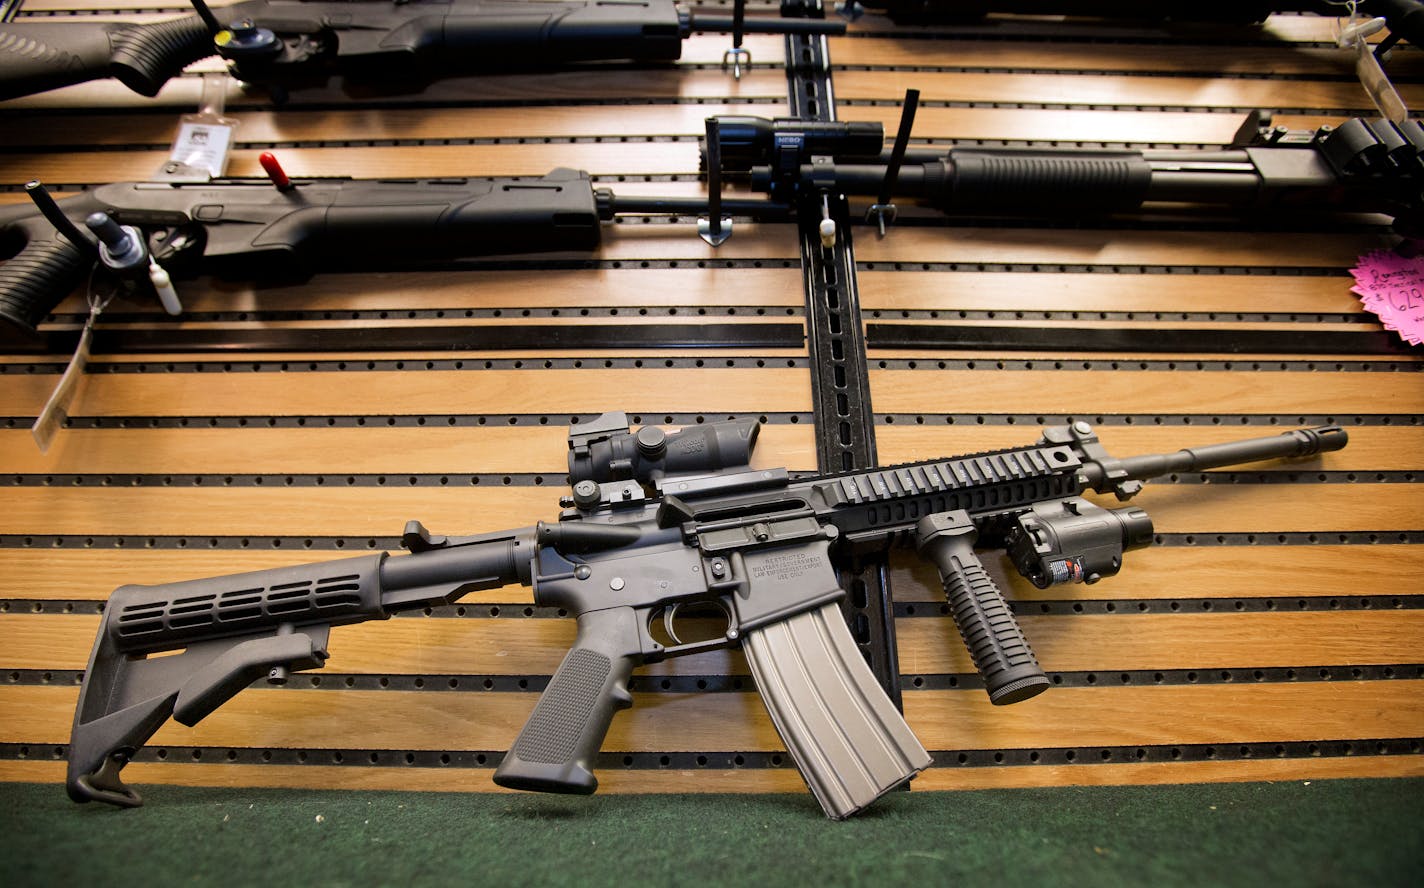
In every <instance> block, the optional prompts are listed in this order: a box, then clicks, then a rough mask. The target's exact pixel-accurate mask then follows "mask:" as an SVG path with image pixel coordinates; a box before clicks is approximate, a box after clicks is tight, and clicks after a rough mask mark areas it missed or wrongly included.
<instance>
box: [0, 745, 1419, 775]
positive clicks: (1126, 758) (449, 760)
mask: <svg viewBox="0 0 1424 888" xmlns="http://www.w3.org/2000/svg"><path fill="white" fill-rule="evenodd" d="M1421 751H1424V738H1419V737H1386V738H1379V739H1351V740H1331V739H1320V740H1310V741H1302V740H1294V741H1283V742H1276V743H1273V742H1265V743H1217V744H1161V745H1154V746H1087V747H1083V746H1079V747H1061V746H1060V747H1039V748H1036V749H998V750H996V749H958V750H954V749H951V750H930V752H931V754H932V755H933V756H934V766H935V767H944V768H948V767H971V768H980V767H993V766H999V765H1004V766H1024V765H1065V764H1075V765H1084V766H1087V765H1093V764H1118V765H1121V764H1137V763H1155V762H1201V761H1244V760H1249V759H1304V758H1312V759H1314V758H1337V757H1345V756H1349V757H1362V756H1399V755H1418V754H1420V752H1421ZM68 752H69V750H68V747H67V746H65V745H61V744H38V743H35V744H30V743H0V760H3V761H64V760H65V758H66V757H67V755H68ZM503 759H504V751H503V750H493V749H491V750H461V749H452V750H448V751H441V750H404V749H287V748H265V749H264V748H237V747H222V746H218V747H214V746H157V747H145V748H144V749H141V750H139V751H138V753H137V754H136V755H135V756H134V757H133V761H136V762H170V763H174V764H178V763H185V764H193V765H221V764H236V765H346V766H350V767H411V768H493V767H495V766H496V765H498V764H499V763H500V762H501V761H503ZM595 767H597V768H599V769H604V770H616V769H619V768H623V769H627V770H631V771H658V770H678V771H688V770H764V769H768V768H788V767H792V764H791V760H790V756H788V755H787V754H786V753H784V752H728V751H704V752H696V751H694V752H628V753H619V752H605V753H601V754H600V755H599V756H598V758H597V760H596V765H595Z"/></svg>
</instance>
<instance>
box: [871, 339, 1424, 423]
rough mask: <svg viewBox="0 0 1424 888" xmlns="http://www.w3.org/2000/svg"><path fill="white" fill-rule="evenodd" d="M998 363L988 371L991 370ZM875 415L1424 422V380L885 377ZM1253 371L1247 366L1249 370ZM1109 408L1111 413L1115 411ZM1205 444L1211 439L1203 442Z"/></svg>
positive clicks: (1152, 373) (1075, 373)
mask: <svg viewBox="0 0 1424 888" xmlns="http://www.w3.org/2000/svg"><path fill="white" fill-rule="evenodd" d="M991 361H992V358H989V359H987V360H986V361H985V365H986V367H985V369H988V368H989V366H991ZM871 366H872V369H871V371H870V380H871V386H872V396H873V401H874V404H875V409H876V410H879V411H884V412H886V413H910V414H914V413H916V412H919V411H924V412H927V413H1030V414H1031V413H1039V412H1043V413H1052V414H1060V415H1061V414H1065V413H1073V414H1080V413H1081V414H1085V415H1086V416H1087V417H1089V418H1091V417H1092V415H1093V414H1095V413H1098V412H1112V413H1203V414H1208V415H1212V414H1216V413H1220V412H1223V411H1229V412H1231V413H1268V414H1270V413H1285V414H1290V413H1303V414H1315V415H1318V414H1326V415H1330V414H1343V415H1345V416H1349V415H1351V414H1353V413H1354V412H1356V411H1358V410H1360V408H1361V406H1362V405H1366V404H1371V403H1376V402H1375V399H1376V398H1378V397H1380V396H1382V395H1383V396H1385V397H1387V398H1388V399H1389V400H1388V402H1389V410H1390V412H1394V413H1402V414H1410V413H1420V412H1424V380H1421V379H1420V378H1419V376H1418V374H1415V373H1382V374H1372V373H1339V372H1317V373H1310V372H1305V371H1272V370H1253V371H1251V372H1249V373H1232V372H1209V371H1208V372H1196V371H1187V372H1183V371H1173V370H1160V371H1156V370H1139V371H1127V372H1116V373H1110V372H1103V371H1098V370H1053V371H1047V370H999V371H996V372H992V373H986V372H983V371H979V370H923V369H918V370H888V369H886V370H878V369H874V365H873V364H872V365H871ZM1249 367H1250V363H1249V361H1248V362H1243V363H1242V369H1246V368H1249ZM1105 408H1106V409H1105ZM1203 437H1205V436H1203Z"/></svg>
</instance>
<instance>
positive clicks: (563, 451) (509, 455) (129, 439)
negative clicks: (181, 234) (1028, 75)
mask: <svg viewBox="0 0 1424 888" xmlns="http://www.w3.org/2000/svg"><path fill="white" fill-rule="evenodd" d="M652 418H653V417H649V419H652ZM555 420H557V418H555ZM313 425H314V426H319V425H320V423H318V422H313ZM1188 431H1190V434H1188V433H1187V432H1188ZM1349 431H1350V438H1351V440H1350V444H1349V446H1347V447H1346V448H1345V449H1344V450H1340V451H1335V452H1333V453H1326V454H1321V455H1320V456H1318V457H1312V458H1309V459H1301V460H1274V461H1270V462H1262V463H1248V464H1246V465H1245V466H1243V468H1244V469H1246V470H1249V471H1253V472H1256V471H1272V472H1274V471H1281V472H1304V473H1307V474H1308V473H1312V472H1316V471H1357V472H1375V471H1408V470H1412V469H1420V468H1424V466H1421V462H1424V428H1384V427H1379V426H1372V427H1357V428H1352V429H1350V430H1349ZM567 433H568V430H567V428H566V427H565V426H562V425H559V424H557V423H556V421H554V422H551V423H550V424H549V425H547V426H537V427H528V426H504V427H500V426H483V427H478V428H469V427H464V426H461V427H449V426H445V425H441V424H436V423H432V425H429V426H425V427H418V428H407V427H397V428H389V427H384V426H376V427H367V428H322V427H314V428H279V429H271V428H251V429H242V430H236V429H214V428H202V427H198V428H186V429H184V428H146V429H84V428H72V429H66V430H65V431H64V432H63V433H62V434H61V435H59V436H58V437H57V438H56V440H55V443H54V444H53V445H52V446H51V448H50V450H49V451H48V452H47V453H40V452H39V450H38V449H37V448H36V447H34V444H33V441H32V439H31V438H30V435H29V433H28V431H21V430H19V429H15V430H0V472H10V473H24V474H41V473H51V472H52V473H56V474H60V473H63V474H70V473H76V474H88V475H102V474H105V473H115V474H120V473H124V474H127V473H142V474H159V475H162V474H173V475H182V474H209V475H213V474H216V475H222V474H284V473H295V474H342V473H347V474H350V473H355V474H379V473H382V472H386V473H392V474H408V473H411V472H415V473H421V474H426V473H438V472H450V473H460V474H465V473H488V472H546V473H550V474H551V475H554V476H556V477H553V478H550V479H549V481H550V482H551V483H556V484H557V483H559V482H560V480H561V479H562V477H563V475H564V473H565V472H566V471H567V465H568V464H567V460H566V456H567V447H566V438H567ZM1100 434H1101V435H1102V437H1103V438H1105V441H1104V443H1105V445H1106V446H1107V447H1109V449H1110V451H1111V452H1113V453H1117V454H1123V455H1126V454H1138V453H1162V452H1171V451H1175V450H1177V449H1178V448H1180V447H1186V446H1199V445H1200V444H1203V443H1217V442H1225V441H1234V440H1239V439H1243V438H1254V437H1256V436H1260V435H1270V434H1271V431H1270V430H1269V429H1268V428H1262V427H1259V426H1253V427H1249V428H1242V427H1240V426H1236V427H1229V428H1222V429H1221V430H1220V432H1219V433H1218V434H1212V433H1211V432H1210V431H1208V430H1204V429H1198V428H1193V429H1191V430H1186V429H1182V428H1180V427H1178V428H1161V427H1153V428H1143V427H1131V428H1126V427H1114V428H1108V429H1103V430H1101V431H1100ZM813 436H814V429H813V428H812V427H811V426H810V425H809V424H795V425H792V424H780V423H774V424H763V425H762V426H761V431H760V432H759V433H758V439H757V441H758V443H757V449H756V450H755V451H754V453H753V456H752V464H753V465H754V466H757V467H760V468H776V467H787V468H792V469H796V470H805V471H809V470H812V469H814V468H815V454H814V442H813ZM1037 439H1038V434H1037V430H1036V429H1028V428H1024V427H1022V426H979V425H972V426H966V425H963V424H956V425H954V426H945V425H942V424H941V425H938V426H927V425H922V426H909V425H903V424H897V425H881V426H879V427H878V428H877V444H878V453H879V456H880V459H881V462H882V464H885V465H892V464H895V463H902V462H915V461H919V460H924V459H935V458H941V457H945V456H951V455H959V454H966V453H975V452H979V451H983V450H990V449H997V448H1008V447H1021V446H1025V445H1028V444H1032V443H1033V442H1035V441H1036V440H1037ZM1366 477H1367V476H1366Z"/></svg>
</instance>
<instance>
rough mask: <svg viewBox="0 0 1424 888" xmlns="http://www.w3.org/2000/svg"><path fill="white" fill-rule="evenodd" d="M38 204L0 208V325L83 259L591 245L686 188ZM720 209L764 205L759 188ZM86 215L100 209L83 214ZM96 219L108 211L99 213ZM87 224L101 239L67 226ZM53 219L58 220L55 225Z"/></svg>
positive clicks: (353, 263)
mask: <svg viewBox="0 0 1424 888" xmlns="http://www.w3.org/2000/svg"><path fill="white" fill-rule="evenodd" d="M32 194H33V195H34V196H35V197H36V198H37V201H36V203H37V204H39V206H24V205H16V206H11V207H0V257H12V258H9V259H8V261H5V262H3V263H0V328H3V327H5V326H7V325H8V326H9V327H12V328H15V329H16V330H18V331H20V332H21V333H22V334H23V335H26V336H33V335H34V333H35V325H37V324H38V323H39V322H40V321H41V320H43V318H44V317H45V315H46V314H48V313H49V312H50V310H51V309H53V308H54V306H55V305H57V304H58V303H59V302H60V300H62V299H63V298H64V297H65V296H67V295H68V294H69V293H70V292H71V291H73V290H74V288H75V287H77V286H78V285H79V284H80V283H81V282H82V281H83V280H84V277H85V275H86V274H87V273H88V272H89V270H90V269H91V268H93V267H95V265H96V263H97V264H101V265H102V266H103V268H104V269H105V270H106V272H107V273H109V274H110V275H111V276H113V277H115V278H117V279H119V280H120V281H123V282H128V283H130V284H131V285H133V286H137V287H139V288H147V287H148V283H147V281H148V275H149V271H150V262H149V260H150V257H151V259H152V260H153V261H156V262H157V263H158V264H159V265H161V266H162V267H163V269H164V270H166V271H167V272H169V273H171V274H172V275H173V276H174V277H184V276H191V275H194V274H199V273H206V274H216V275H219V276H226V277H231V278H237V279H245V280H251V279H254V278H265V279H273V278H278V277H282V276H291V275H297V276H301V275H308V274H312V273H316V272H321V271H346V270H363V269H364V270H386V269H395V268H410V267H420V266H422V265H425V266H427V267H428V266H430V265H431V264H434V263H440V262H450V261H454V260H458V259H467V258H473V257H479V256H498V255H502V254H521V253H542V252H555V251H560V250H592V249H594V248H595V247H597V246H598V244H599V240H600V236H601V227H602V226H601V223H602V222H603V221H606V220H611V219H613V218H614V216H616V215H618V214H621V213H637V214H672V215H692V216H695V215H696V214H698V213H705V212H707V207H708V202H707V201H705V200H701V199H698V198H673V197H669V198H659V197H631V198H628V197H617V196H615V195H614V194H613V192H612V191H610V190H608V189H606V188H595V187H594V186H593V182H592V180H591V179H590V178H589V175H588V173H586V172H583V171H581V170H570V169H556V170H553V171H552V172H550V173H548V174H547V175H545V176H543V177H540V178H533V177H530V178H471V179H449V178H447V179H429V180H406V181H400V180H390V179H297V180H292V181H291V182H290V183H289V184H288V185H287V186H285V187H273V185H272V183H270V182H268V181H267V180H265V179H236V178H232V179H214V180H212V181H210V182H204V183H158V182H121V183H115V184H111V185H101V186H98V187H96V188H93V189H91V190H89V191H86V192H84V193H82V194H79V195H76V196H74V197H69V198H65V199H62V200H59V201H50V200H48V197H47V195H44V196H43V197H42V196H41V192H40V191H32ZM722 204H723V206H725V207H726V208H727V209H729V211H732V212H736V213H739V214H747V215H753V216H756V217H758V218H763V219H767V218H776V217H777V215H778V214H779V213H782V212H783V211H782V210H781V209H780V208H777V207H775V206H773V205H772V204H770V203H768V202H766V201H763V200H760V199H754V200H743V201H735V200H727V201H722ZM96 214H100V215H98V216H97V218H96ZM105 219H107V220H108V222H104V221H103V220H105ZM79 223H88V224H89V226H90V228H91V229H92V230H94V231H95V232H96V233H97V234H98V235H99V236H100V238H101V240H102V241H103V242H102V243H101V244H98V245H96V244H94V242H93V241H92V240H91V239H90V238H89V236H88V235H87V234H85V233H84V232H82V231H80V230H78V224H79ZM62 229H67V230H66V231H62Z"/></svg>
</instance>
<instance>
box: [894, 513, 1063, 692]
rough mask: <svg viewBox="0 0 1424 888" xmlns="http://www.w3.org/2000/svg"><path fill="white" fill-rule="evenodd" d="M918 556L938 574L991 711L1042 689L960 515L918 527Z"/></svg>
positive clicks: (1040, 675) (1033, 661) (1043, 679)
mask: <svg viewBox="0 0 1424 888" xmlns="http://www.w3.org/2000/svg"><path fill="white" fill-rule="evenodd" d="M916 530H917V533H918V535H919V541H920V554H922V555H924V556H925V557H926V558H928V559H929V560H930V561H932V562H933V563H934V565H935V567H937V568H939V573H940V579H941V580H942V581H943V583H944V594H945V596H946V597H947V598H948V599H949V608H950V613H951V615H952V616H953V617H954V624H955V626H957V627H958V628H959V634H960V635H961V636H963V637H964V643H965V645H966V646H967V647H968V648H969V656H970V657H971V658H973V660H974V668H975V669H978V670H979V674H980V675H981V676H983V678H984V687H985V688H986V689H987V690H988V692H989V699H990V700H991V701H992V702H993V703H995V704H996V705H1003V704H1006V703H1017V702H1019V701H1021V700H1027V699H1028V698H1030V697H1033V696H1036V695H1038V694H1040V693H1042V692H1043V691H1044V690H1046V689H1047V688H1048V684H1049V682H1048V676H1047V675H1045V674H1044V672H1043V668H1042V667H1041V666H1039V665H1038V659H1037V658H1036V657H1035V656H1034V655H1033V648H1031V647H1030V646H1029V643H1028V639H1027V638H1025V637H1024V634H1023V630H1022V629H1020V628H1019V624H1018V620H1016V619H1014V615H1013V612H1012V611H1010V610H1009V605H1008V602H1006V601H1005V600H1004V596H1003V595H1002V594H1001V593H1000V592H999V587H998V586H997V585H996V584H995V583H994V580H993V578H992V577H990V576H989V574H988V573H986V572H985V570H984V566H983V565H982V564H981V563H980V562H979V557H978V556H977V555H975V554H974V540H975V538H976V532H975V529H974V524H973V522H972V521H970V519H969V516H968V514H967V513H966V512H963V511H958V512H945V513H942V514H939V515H931V516H929V517H927V518H925V519H923V520H921V521H920V523H919V526H918V527H917V528H916Z"/></svg>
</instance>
